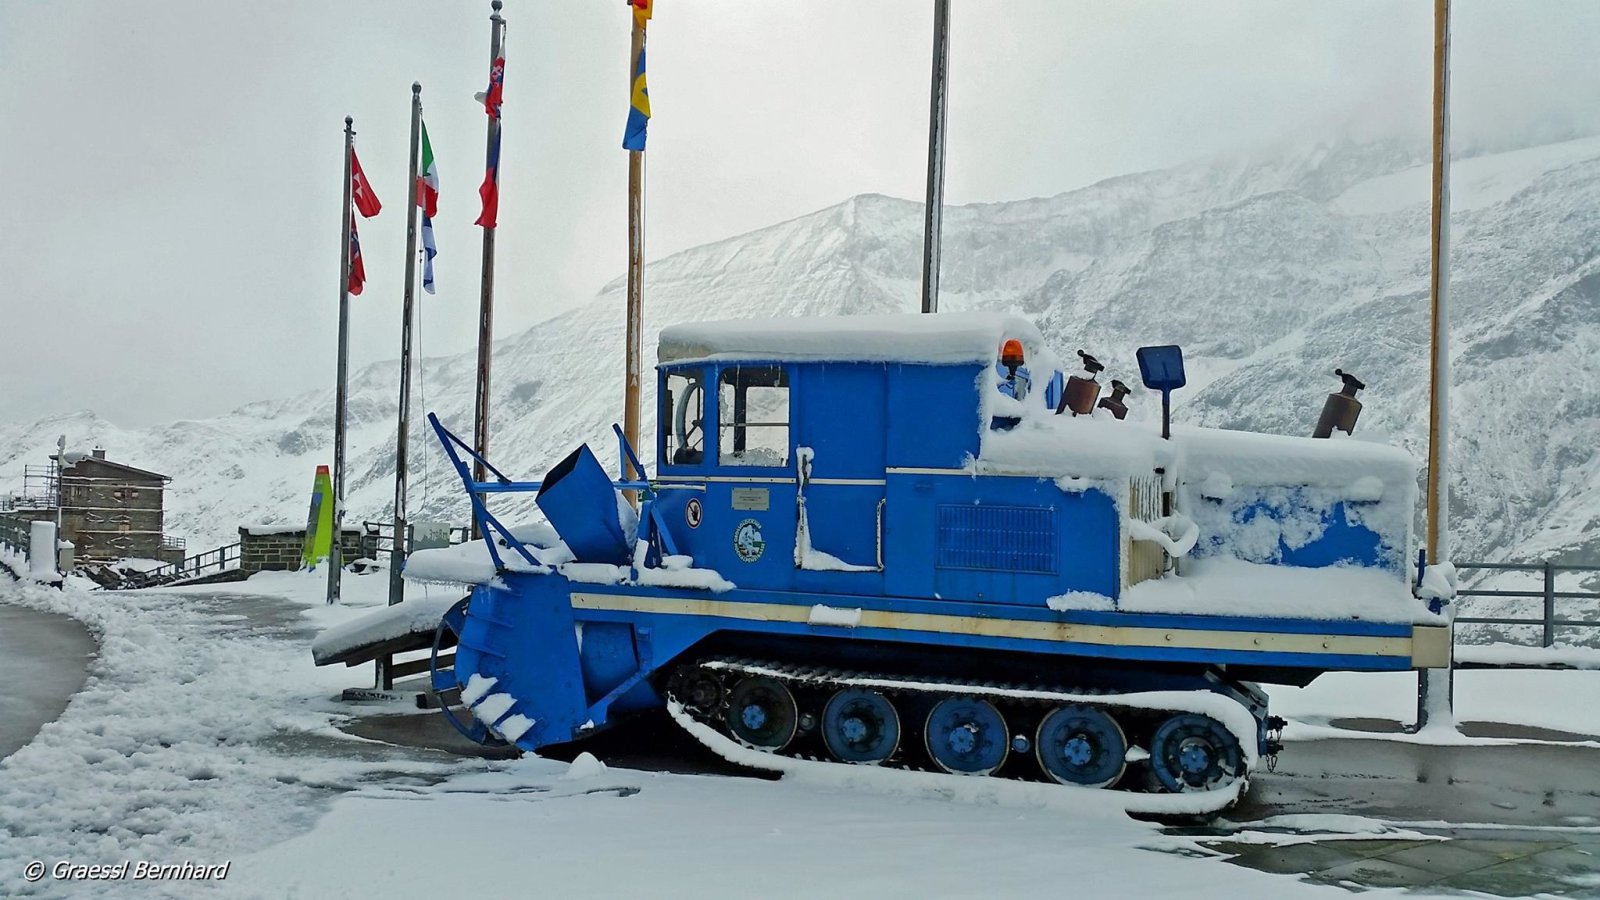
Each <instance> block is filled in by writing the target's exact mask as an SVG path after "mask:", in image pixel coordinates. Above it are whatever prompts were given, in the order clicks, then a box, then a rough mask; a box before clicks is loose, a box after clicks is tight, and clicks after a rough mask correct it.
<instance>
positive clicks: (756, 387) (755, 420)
mask: <svg viewBox="0 0 1600 900" xmlns="http://www.w3.org/2000/svg"><path fill="white" fill-rule="evenodd" d="M717 409H718V415H717V418H718V428H717V461H718V462H720V463H722V464H723V465H725V466H786V465H788V464H789V373H788V372H785V371H784V370H783V368H782V367H781V366H737V367H734V368H731V369H724V370H723V371H722V377H721V378H719V379H718V384H717Z"/></svg>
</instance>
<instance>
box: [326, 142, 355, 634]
mask: <svg viewBox="0 0 1600 900" xmlns="http://www.w3.org/2000/svg"><path fill="white" fill-rule="evenodd" d="M354 121H355V120H353V119H351V118H350V117H349V116H345V117H344V187H343V188H341V189H340V190H339V205H340V206H341V207H342V208H341V209H340V212H339V215H340V217H341V218H340V221H341V222H342V223H343V235H344V239H343V240H341V241H340V242H339V376H338V377H339V382H338V387H337V388H335V389H334V401H333V497H332V498H330V499H331V500H332V501H333V542H332V543H331V544H330V546H329V547H328V602H329V603H337V602H339V574H340V572H341V571H342V570H343V569H344V553H343V547H341V546H340V544H341V542H342V539H343V537H344V416H345V404H346V401H347V400H348V399H349V387H348V385H347V384H346V382H347V380H348V376H349V371H350V159H351V157H352V156H354V154H355V150H354V147H355V136H356V133H355V129H353V128H352V127H351V126H352V125H353V124H354Z"/></svg>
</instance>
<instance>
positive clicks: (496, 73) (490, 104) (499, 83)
mask: <svg viewBox="0 0 1600 900" xmlns="http://www.w3.org/2000/svg"><path fill="white" fill-rule="evenodd" d="M505 86H506V58H505V57H504V56H497V57H495V60H494V62H492V63H490V64H489V89H488V90H486V91H480V92H479V93H476V94H473V95H472V97H473V99H474V100H477V101H478V102H479V103H482V104H483V111H484V112H486V113H488V114H489V118H491V119H498V118H500V100H501V97H502V96H503V95H504V93H505Z"/></svg>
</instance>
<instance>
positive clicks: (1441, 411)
mask: <svg viewBox="0 0 1600 900" xmlns="http://www.w3.org/2000/svg"><path fill="white" fill-rule="evenodd" d="M1432 251H1433V252H1432V258H1431V260H1430V262H1431V269H1432V278H1431V279H1430V283H1429V288H1430V290H1429V296H1430V300H1431V305H1432V315H1431V322H1432V341H1431V342H1430V343H1431V354H1432V356H1431V360H1430V363H1431V365H1430V367H1429V373H1430V377H1429V403H1428V535H1427V540H1428V562H1429V563H1430V564H1432V565H1439V564H1440V563H1443V562H1445V561H1447V560H1448V559H1449V555H1450V542H1449V491H1448V489H1447V482H1446V476H1447V474H1448V473H1447V467H1448V457H1447V455H1446V452H1445V451H1446V447H1447V444H1448V438H1449V423H1450V403H1449V399H1450V398H1449V390H1450V315H1449V299H1450V0H1434V4H1433V209H1432ZM1446 615H1452V614H1451V613H1448V612H1447V613H1446ZM1451 629H1452V630H1451V645H1452V658H1453V653H1454V626H1453V625H1452V626H1451ZM1453 671H1454V670H1453V669H1449V668H1447V669H1443V670H1432V669H1430V670H1427V671H1424V672H1423V673H1422V674H1421V675H1420V676H1419V677H1418V681H1417V727H1418V728H1421V727H1424V726H1426V725H1427V724H1428V713H1429V710H1430V708H1433V707H1438V708H1440V709H1443V710H1446V711H1448V710H1452V709H1453V708H1454V696H1453V695H1454V678H1453Z"/></svg>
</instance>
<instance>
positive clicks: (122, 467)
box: [50, 453, 172, 483]
mask: <svg viewBox="0 0 1600 900" xmlns="http://www.w3.org/2000/svg"><path fill="white" fill-rule="evenodd" d="M57 455H58V454H55V453H52V454H50V458H51V459H55V458H56V456H57ZM65 462H66V469H68V470H71V469H73V468H75V467H76V466H77V465H78V464H79V463H96V464H98V465H102V466H109V467H110V468H113V469H117V470H119V471H122V472H126V473H127V474H129V475H133V476H136V477H143V478H148V479H150V480H152V481H160V482H162V483H166V482H170V481H172V476H170V475H162V474H161V473H159V472H151V471H149V470H148V469H140V468H138V467H136V466H130V465H128V464H126V463H119V462H112V461H111V460H109V459H105V458H103V457H99V456H87V455H84V454H80V453H68V454H66V460H65Z"/></svg>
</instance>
